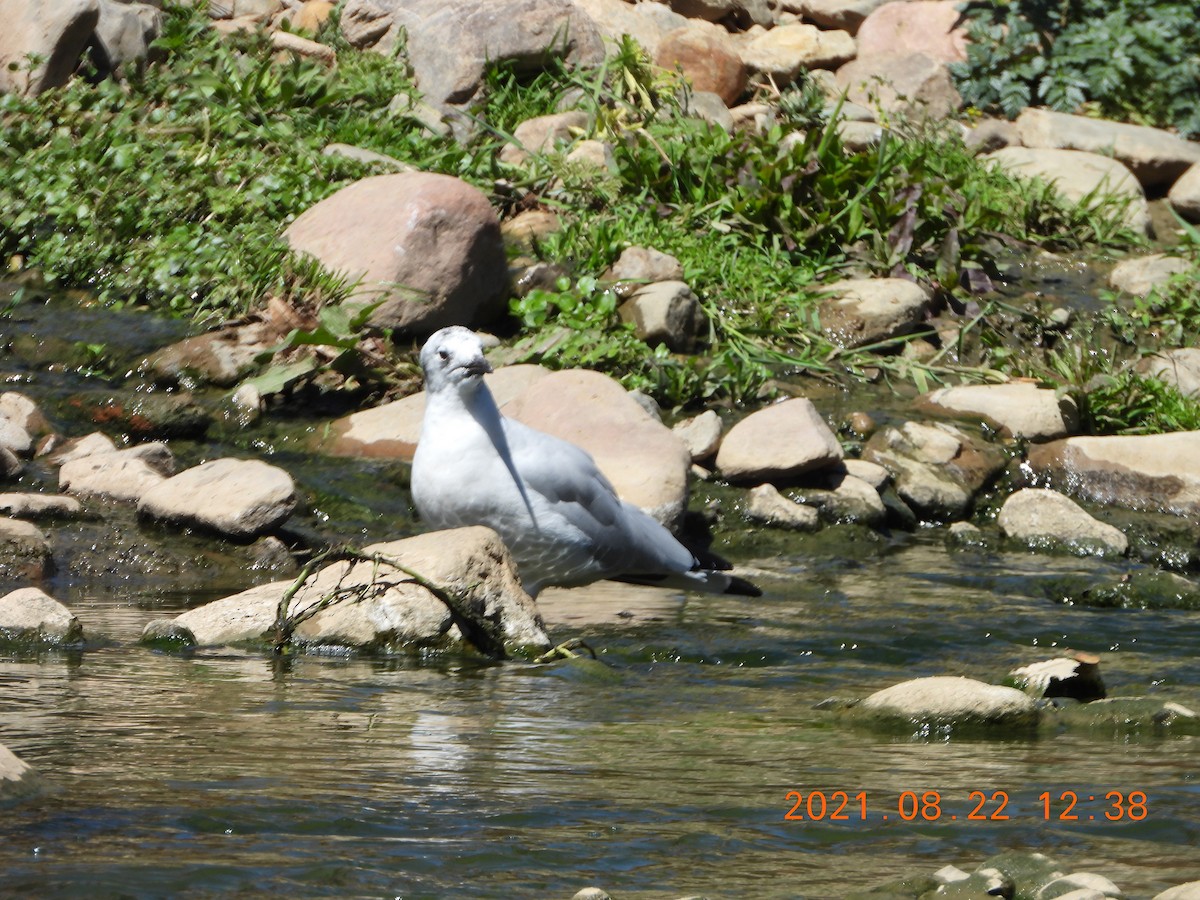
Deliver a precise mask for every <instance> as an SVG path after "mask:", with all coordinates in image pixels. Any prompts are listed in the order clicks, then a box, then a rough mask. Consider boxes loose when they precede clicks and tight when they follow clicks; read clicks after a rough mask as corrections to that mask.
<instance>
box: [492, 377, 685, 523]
mask: <svg viewBox="0 0 1200 900" xmlns="http://www.w3.org/2000/svg"><path fill="white" fill-rule="evenodd" d="M497 402H498V403H499V402H500V400H499V398H497ZM500 411H501V412H502V413H503V414H504V415H506V416H511V417H512V418H514V419H517V420H518V421H520V422H524V423H525V424H526V425H529V426H530V427H532V428H537V429H538V430H540V431H545V432H547V433H548V434H552V435H554V436H555V437H559V438H562V439H563V440H565V441H570V442H571V443H573V444H577V445H578V446H580V447H582V448H583V449H584V450H586V451H587V452H588V453H590V454H591V455H592V458H593V459H595V461H596V465H597V466H599V467H600V471H602V472H603V473H604V474H605V475H606V476H607V477H608V479H609V481H611V482H612V484H613V487H615V488H616V490H617V494H618V495H620V497H621V499H622V500H626V501H628V502H629V503H632V504H634V505H635V506H640V507H641V508H642V509H644V510H645V511H646V512H648V513H650V515H652V516H654V517H655V518H656V519H658V520H659V521H660V522H662V523H663V524H665V525H667V526H668V527H673V526H674V525H676V524H677V523H678V522H679V520H680V518H681V517H682V516H683V513H684V510H685V509H686V507H687V475H688V469H689V467H690V466H691V458H690V457H689V455H688V451H687V448H686V447H684V445H683V442H682V441H680V440H679V438H677V437H676V436H675V435H673V434H672V433H671V430H670V429H669V428H667V427H666V426H665V425H663V424H662V423H661V422H659V421H657V420H656V419H655V418H653V417H652V416H651V415H649V414H648V413H647V412H646V411H645V410H644V409H642V407H641V406H639V405H638V403H637V401H636V400H634V399H633V398H631V397H630V396H629V394H628V393H627V392H626V391H625V389H624V388H622V387H621V385H620V384H619V383H618V382H617V381H615V380H614V379H612V378H609V377H608V376H607V375H603V374H601V373H599V372H592V371H589V370H586V369H568V370H564V371H561V372H552V373H550V374H549V375H547V376H545V377H543V378H539V379H537V380H535V381H533V383H532V384H530V385H529V386H528V387H527V388H526V389H525V390H524V391H522V392H521V393H520V394H519V395H517V396H516V397H514V398H513V399H511V400H509V401H508V402H507V403H504V404H503V405H502V406H501V407H500Z"/></svg>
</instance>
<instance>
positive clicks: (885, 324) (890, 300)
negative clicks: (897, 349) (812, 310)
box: [820, 278, 929, 347]
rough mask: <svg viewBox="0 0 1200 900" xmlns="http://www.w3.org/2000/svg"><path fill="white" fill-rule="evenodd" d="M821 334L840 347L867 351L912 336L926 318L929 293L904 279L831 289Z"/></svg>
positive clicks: (853, 281) (864, 280) (824, 303)
mask: <svg viewBox="0 0 1200 900" xmlns="http://www.w3.org/2000/svg"><path fill="white" fill-rule="evenodd" d="M824 291H825V292H827V293H828V294H829V296H827V297H826V298H825V299H823V300H822V301H821V305H820V316H821V330H822V331H823V332H825V335H826V337H828V338H829V340H830V341H832V342H833V343H835V344H837V345H838V346H839V347H863V346H866V345H869V344H875V343H878V342H879V341H886V340H888V339H890V338H894V337H899V336H901V335H905V334H909V333H910V332H912V331H913V330H914V329H915V328H916V326H917V325H918V324H919V323H920V322H922V321H923V320H924V318H925V313H926V311H927V310H928V309H929V292H928V291H927V290H925V288H923V287H921V286H920V285H919V284H916V283H915V282H912V281H907V280H905V279H903V278H860V279H849V280H846V281H838V282H835V283H833V284H830V285H827V286H826V287H825V288H824Z"/></svg>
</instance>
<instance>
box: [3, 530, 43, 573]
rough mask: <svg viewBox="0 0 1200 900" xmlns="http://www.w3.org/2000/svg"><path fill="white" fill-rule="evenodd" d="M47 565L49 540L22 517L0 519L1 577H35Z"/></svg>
mask: <svg viewBox="0 0 1200 900" xmlns="http://www.w3.org/2000/svg"><path fill="white" fill-rule="evenodd" d="M49 564H50V542H49V541H48V540H46V536H45V535H44V534H42V531H41V529H40V528H38V527H37V526H36V525H34V524H33V523H32V522H26V521H24V520H22V519H0V578H12V579H19V580H37V579H40V578H42V577H44V576H45V574H46V571H47V569H48V568H49Z"/></svg>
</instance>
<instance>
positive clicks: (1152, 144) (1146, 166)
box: [1016, 108, 1200, 190]
mask: <svg viewBox="0 0 1200 900" xmlns="http://www.w3.org/2000/svg"><path fill="white" fill-rule="evenodd" d="M1016 124H1017V131H1019V132H1020V134H1021V141H1022V143H1024V144H1025V146H1026V147H1044V148H1049V149H1056V150H1082V151H1085V152H1088V153H1097V154H1100V155H1103V156H1111V157H1113V158H1114V159H1117V160H1120V161H1121V162H1122V163H1124V164H1125V166H1127V167H1128V168H1129V170H1130V171H1131V172H1133V174H1134V177H1136V178H1137V180H1138V181H1139V182H1140V183H1141V185H1142V187H1143V188H1145V189H1147V190H1150V189H1154V188H1165V187H1168V186H1170V185H1172V184H1173V183H1174V182H1175V181H1176V179H1178V178H1179V176H1181V175H1182V174H1183V173H1184V172H1186V171H1187V170H1188V168H1189V167H1191V166H1193V165H1195V164H1196V163H1197V162H1200V143H1196V142H1194V141H1185V140H1184V139H1183V138H1181V137H1179V136H1178V135H1175V134H1171V133H1170V132H1168V131H1164V130H1162V129H1160V128H1148V127H1146V126H1144V125H1129V124H1126V123H1124V122H1111V121H1108V120H1105V119H1093V118H1090V117H1088V116H1073V115H1070V114H1068V113H1061V112H1054V111H1053V110H1049V109H1032V108H1030V109H1026V110H1024V111H1022V112H1021V114H1020V115H1019V116H1017V123H1016Z"/></svg>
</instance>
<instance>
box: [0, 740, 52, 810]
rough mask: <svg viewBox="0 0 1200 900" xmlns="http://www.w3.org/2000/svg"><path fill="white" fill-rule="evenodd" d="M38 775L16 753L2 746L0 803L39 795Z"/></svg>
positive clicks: (39, 781)
mask: <svg viewBox="0 0 1200 900" xmlns="http://www.w3.org/2000/svg"><path fill="white" fill-rule="evenodd" d="M41 788H42V785H41V778H39V777H38V774H37V773H36V772H35V771H34V770H33V769H32V768H31V767H30V766H29V764H28V763H26V762H25V761H24V760H22V759H21V758H20V757H18V756H17V755H16V754H15V753H13V752H12V751H11V750H9V749H8V748H7V747H5V746H4V745H3V744H0V803H3V802H7V801H9V800H17V799H19V798H22V797H28V796H30V795H31V794H36V793H38V792H39V791H40V790H41Z"/></svg>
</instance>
